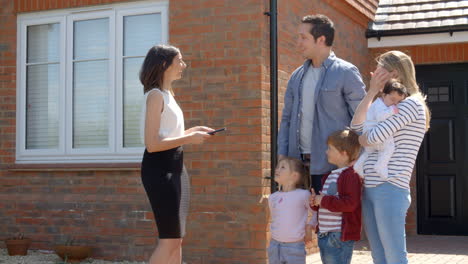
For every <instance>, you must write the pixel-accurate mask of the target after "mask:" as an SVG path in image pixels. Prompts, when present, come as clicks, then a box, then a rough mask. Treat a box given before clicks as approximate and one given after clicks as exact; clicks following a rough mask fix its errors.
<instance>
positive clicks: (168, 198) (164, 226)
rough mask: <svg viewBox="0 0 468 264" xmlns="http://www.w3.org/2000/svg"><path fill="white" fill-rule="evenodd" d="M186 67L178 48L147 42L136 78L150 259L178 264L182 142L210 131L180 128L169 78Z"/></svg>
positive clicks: (183, 206)
mask: <svg viewBox="0 0 468 264" xmlns="http://www.w3.org/2000/svg"><path fill="white" fill-rule="evenodd" d="M185 68H186V65H185V62H184V61H183V60H182V54H181V53H180V51H179V49H177V48H176V47H173V46H165V45H158V46H154V47H152V48H151V49H150V50H149V51H148V54H147V55H146V58H145V60H144V62H143V65H142V67H141V71H140V81H141V83H142V84H143V87H144V90H143V91H144V93H145V99H146V100H145V101H146V103H145V105H143V111H142V114H143V117H142V121H143V122H142V127H141V129H142V131H143V133H144V142H145V147H146V149H145V153H144V156H143V161H142V164H141V179H142V182H143V186H144V188H145V191H146V194H147V195H148V199H149V201H150V204H151V207H152V209H153V212H154V215H155V219H156V225H157V227H158V233H159V242H158V247H157V248H156V249H155V251H154V252H153V254H152V255H151V258H150V260H149V264H180V263H181V262H182V261H181V258H182V256H181V254H182V238H183V237H184V235H185V223H186V218H187V214H188V205H189V188H190V186H189V179H188V175H187V172H186V171H185V167H184V160H183V150H182V145H184V144H201V143H203V142H204V141H205V140H206V139H207V138H209V137H210V135H209V134H208V133H207V132H211V131H213V129H211V128H208V127H192V128H190V129H187V130H185V128H184V116H183V113H182V110H181V109H180V107H179V105H178V104H177V102H176V100H175V99H174V96H173V95H174V93H173V91H172V82H173V81H175V80H178V79H180V78H181V76H182V72H183V71H184V69H185Z"/></svg>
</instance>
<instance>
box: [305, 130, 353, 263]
mask: <svg viewBox="0 0 468 264" xmlns="http://www.w3.org/2000/svg"><path fill="white" fill-rule="evenodd" d="M358 138H359V136H358V135H357V134H356V133H355V132H353V131H351V130H340V131H336V132H334V133H332V134H331V135H330V136H329V137H328V140H327V144H328V150H327V158H328V162H330V163H331V164H334V165H336V166H337V167H338V169H336V170H333V171H332V172H331V173H330V174H328V175H326V176H324V177H323V178H322V185H323V188H322V191H321V192H320V194H319V195H316V194H315V193H314V190H311V191H312V195H311V198H310V206H312V209H313V210H314V211H318V227H317V236H318V245H319V248H320V257H321V258H322V262H323V263H324V264H346V263H351V257H352V255H353V248H354V242H355V241H357V240H359V239H360V235H361V191H362V180H361V178H360V177H359V175H358V174H357V173H356V172H355V171H354V169H353V167H352V164H353V163H354V162H355V161H356V159H357V158H358V156H359V152H360V149H361V146H360V144H359V139H358Z"/></svg>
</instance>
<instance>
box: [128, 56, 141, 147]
mask: <svg viewBox="0 0 468 264" xmlns="http://www.w3.org/2000/svg"><path fill="white" fill-rule="evenodd" d="M143 59H144V58H127V59H124V65H123V69H124V77H123V85H124V96H123V100H124V102H123V107H124V109H123V115H124V116H123V124H124V142H123V143H124V144H123V145H124V147H142V146H143V144H142V142H141V139H140V118H141V106H142V103H143V86H142V85H141V83H140V80H139V78H138V72H139V71H140V67H141V64H142V63H143Z"/></svg>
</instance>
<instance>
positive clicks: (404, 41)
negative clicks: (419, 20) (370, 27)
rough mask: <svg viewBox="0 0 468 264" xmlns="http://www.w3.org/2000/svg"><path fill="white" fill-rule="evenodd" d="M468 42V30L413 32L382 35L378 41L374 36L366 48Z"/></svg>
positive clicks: (368, 41)
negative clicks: (431, 32) (411, 33)
mask: <svg viewBox="0 0 468 264" xmlns="http://www.w3.org/2000/svg"><path fill="white" fill-rule="evenodd" d="M462 42H468V31H461V32H453V35H452V36H450V33H448V32H447V33H433V34H415V35H405V36H383V37H381V38H380V41H379V40H378V39H377V38H376V37H373V38H369V39H368V40H367V47H368V48H385V47H401V46H415V45H433V44H448V43H462Z"/></svg>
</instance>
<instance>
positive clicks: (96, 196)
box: [0, 0, 269, 264]
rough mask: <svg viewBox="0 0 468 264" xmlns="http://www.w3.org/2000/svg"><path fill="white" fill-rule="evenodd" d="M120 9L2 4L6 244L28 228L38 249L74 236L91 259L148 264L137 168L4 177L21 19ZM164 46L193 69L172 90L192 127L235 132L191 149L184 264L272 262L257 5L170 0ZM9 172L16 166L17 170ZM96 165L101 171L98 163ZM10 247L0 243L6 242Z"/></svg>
mask: <svg viewBox="0 0 468 264" xmlns="http://www.w3.org/2000/svg"><path fill="white" fill-rule="evenodd" d="M116 2H125V1H99V0H94V1H93V0H76V1H68V0H67V1H65V0H60V1H59V0H56V1H43V0H41V1H38V0H21V1H20V0H18V1H9V0H0V4H1V6H2V8H1V20H0V23H1V25H0V33H1V34H0V35H1V39H0V55H1V56H0V62H1V63H0V65H2V66H0V102H1V104H0V129H1V132H2V133H1V136H0V144H1V146H2V148H1V149H2V150H1V152H0V159H1V164H2V167H1V169H0V178H1V181H0V182H1V183H0V186H1V188H0V200H1V201H2V203H0V221H1V222H2V225H1V226H0V234H1V237H0V238H4V237H7V236H10V235H13V234H15V233H16V232H22V233H24V234H25V235H26V236H28V237H31V238H32V239H33V244H32V248H41V249H51V248H52V247H53V245H54V244H55V243H58V242H61V241H63V240H65V239H66V238H67V235H73V236H74V238H75V239H76V240H77V242H78V243H85V244H90V245H92V246H93V247H94V249H95V251H94V257H97V258H106V259H137V260H145V259H147V258H149V255H150V254H151V252H152V250H153V249H154V247H155V245H156V238H155V237H156V234H157V233H156V229H155V224H154V221H153V220H154V219H153V216H152V213H151V211H150V207H149V203H148V202H147V198H146V196H145V194H144V190H143V188H142V186H141V182H140V176H139V174H140V172H139V169H138V168H137V167H138V165H137V164H133V165H132V166H129V167H125V166H121V167H119V166H117V167H116V168H113V169H106V168H95V167H96V165H90V164H88V165H85V166H84V168H82V169H79V168H78V169H70V168H65V169H64V168H62V169H57V168H54V167H55V166H51V167H47V168H43V169H37V168H36V169H33V170H31V168H29V170H28V169H25V168H24V167H22V168H18V167H16V169H6V167H7V166H10V167H11V165H14V160H15V133H16V130H15V129H16V127H15V115H16V113H15V108H16V105H15V102H16V82H15V80H16V75H15V72H16V67H15V65H16V14H17V13H19V12H30V11H39V10H49V9H56V8H70V7H82V6H88V5H97V4H106V3H116ZM169 5H170V7H169V9H170V12H169V20H170V25H169V38H170V42H171V44H174V45H176V46H178V47H180V48H181V51H182V53H183V55H184V58H185V60H186V62H187V64H188V66H189V67H188V69H187V71H186V72H185V74H184V78H183V79H182V80H180V81H179V82H178V83H177V84H176V85H175V87H176V88H175V92H176V96H177V99H178V100H179V102H180V103H181V105H182V108H183V110H184V114H185V117H186V126H193V125H198V124H203V125H209V126H212V127H215V128H218V127H223V126H226V127H228V132H227V133H225V134H224V135H219V136H216V137H215V138H213V140H211V141H210V143H208V144H206V145H203V146H195V147H192V146H187V147H186V148H185V149H186V166H187V168H188V170H189V173H190V175H191V177H192V204H191V211H190V216H189V222H188V234H187V237H186V239H185V241H184V256H185V259H186V260H187V261H188V262H189V263H193V264H196V263H239V262H242V263H265V262H266V245H267V232H266V231H267V219H268V216H267V207H266V206H265V203H264V202H263V203H260V202H259V201H260V198H261V194H262V191H269V189H265V188H262V186H263V185H265V186H268V184H269V183H268V182H264V181H263V180H262V176H263V175H264V174H265V171H268V170H269V165H268V163H267V162H268V160H269V158H268V157H266V154H265V153H268V151H269V149H268V148H269V144H267V143H269V141H268V139H266V138H264V136H263V134H262V131H264V128H263V127H262V124H264V123H265V122H267V120H266V119H265V118H263V117H264V116H265V111H264V108H265V106H266V105H268V102H265V101H264V100H262V98H263V97H262V92H261V89H260V86H261V84H260V83H261V76H262V72H264V66H262V63H261V60H262V59H263V58H262V50H261V47H262V42H263V41H265V39H262V38H260V37H259V36H260V35H261V30H263V29H264V28H265V23H266V22H267V19H266V18H265V17H264V16H263V15H262V13H263V11H264V7H263V3H262V2H259V1H256V0H240V1H224V2H219V1H217V0H203V1H183V0H171V1H169ZM13 167H14V166H13ZM97 167H98V166H97ZM2 246H3V245H2Z"/></svg>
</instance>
